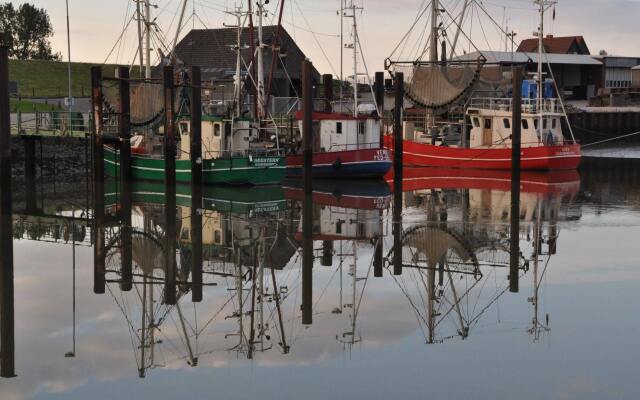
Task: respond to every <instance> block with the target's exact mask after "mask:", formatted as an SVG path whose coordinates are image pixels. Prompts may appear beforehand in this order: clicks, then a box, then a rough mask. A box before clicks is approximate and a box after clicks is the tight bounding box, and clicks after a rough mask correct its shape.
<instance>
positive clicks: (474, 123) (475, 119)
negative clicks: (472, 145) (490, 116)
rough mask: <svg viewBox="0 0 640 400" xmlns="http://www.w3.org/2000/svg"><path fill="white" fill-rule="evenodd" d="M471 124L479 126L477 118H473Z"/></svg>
mask: <svg viewBox="0 0 640 400" xmlns="http://www.w3.org/2000/svg"><path fill="white" fill-rule="evenodd" d="M473 126H475V127H476V128H480V120H479V119H478V118H474V119H473Z"/></svg>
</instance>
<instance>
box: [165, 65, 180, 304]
mask: <svg viewBox="0 0 640 400" xmlns="http://www.w3.org/2000/svg"><path fill="white" fill-rule="evenodd" d="M163 82H164V109H165V123H164V168H165V170H164V188H165V189H164V198H165V223H166V237H165V254H164V259H165V266H166V271H165V275H164V281H165V288H164V290H165V291H164V302H165V303H166V304H169V305H175V304H176V275H177V271H176V239H177V238H176V229H177V226H176V225H177V224H176V138H175V123H176V121H175V84H174V74H173V67H164V76H163Z"/></svg>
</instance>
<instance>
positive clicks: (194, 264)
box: [189, 67, 203, 302]
mask: <svg viewBox="0 0 640 400" xmlns="http://www.w3.org/2000/svg"><path fill="white" fill-rule="evenodd" d="M201 84H202V82H201V75H200V67H191V98H190V99H189V100H190V106H191V111H190V114H191V121H190V122H191V123H190V125H191V129H190V133H191V134H190V136H189V140H190V142H189V149H190V152H189V153H190V155H191V253H192V254H191V282H192V285H191V300H192V301H193V302H201V301H202V208H203V204H202V90H201V88H200V86H201Z"/></svg>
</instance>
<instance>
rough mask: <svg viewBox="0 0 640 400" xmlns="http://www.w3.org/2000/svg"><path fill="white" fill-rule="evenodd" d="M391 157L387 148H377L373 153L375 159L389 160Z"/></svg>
mask: <svg viewBox="0 0 640 400" xmlns="http://www.w3.org/2000/svg"><path fill="white" fill-rule="evenodd" d="M388 159H389V153H388V152H387V151H386V150H376V152H375V154H374V155H373V160H374V161H387V160H388Z"/></svg>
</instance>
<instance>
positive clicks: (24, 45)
mask: <svg viewBox="0 0 640 400" xmlns="http://www.w3.org/2000/svg"><path fill="white" fill-rule="evenodd" d="M51 36H53V26H52V25H51V20H50V19H49V14H48V13H47V10H45V9H43V8H36V7H35V6H33V5H31V4H29V3H24V4H21V5H20V7H19V8H18V9H17V10H16V9H15V7H14V6H13V4H12V3H5V4H2V5H0V44H2V45H4V46H7V47H8V48H9V57H12V58H17V59H19V60H59V59H60V58H61V57H60V54H59V53H54V52H53V50H52V49H51V43H50V42H49V38H50V37H51Z"/></svg>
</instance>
